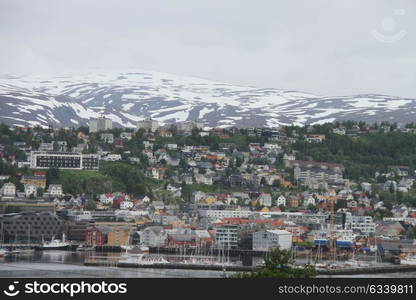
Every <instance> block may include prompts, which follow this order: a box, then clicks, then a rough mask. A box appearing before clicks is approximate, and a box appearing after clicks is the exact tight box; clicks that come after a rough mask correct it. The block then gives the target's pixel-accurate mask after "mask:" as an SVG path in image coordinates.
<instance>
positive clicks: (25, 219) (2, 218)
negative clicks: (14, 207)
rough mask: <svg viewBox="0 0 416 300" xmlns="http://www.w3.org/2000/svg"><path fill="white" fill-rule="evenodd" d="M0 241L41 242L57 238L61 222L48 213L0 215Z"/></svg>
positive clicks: (61, 226) (60, 232)
mask: <svg viewBox="0 0 416 300" xmlns="http://www.w3.org/2000/svg"><path fill="white" fill-rule="evenodd" d="M0 229H1V230H0V239H1V240H4V242H6V243H7V242H16V241H17V242H22V243H26V242H28V241H30V242H32V243H33V242H41V241H42V239H44V240H50V239H52V238H54V237H55V238H59V236H60V235H61V234H62V230H63V221H62V220H61V219H60V218H59V217H58V216H57V215H55V214H53V213H49V212H23V213H14V214H4V215H0Z"/></svg>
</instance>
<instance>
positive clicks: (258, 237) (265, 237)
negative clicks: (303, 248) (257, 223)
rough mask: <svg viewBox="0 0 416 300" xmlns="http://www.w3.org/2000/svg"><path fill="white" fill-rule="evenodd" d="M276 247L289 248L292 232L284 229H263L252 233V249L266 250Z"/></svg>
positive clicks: (290, 246)
mask: <svg viewBox="0 0 416 300" xmlns="http://www.w3.org/2000/svg"><path fill="white" fill-rule="evenodd" d="M276 247H279V248H280V249H284V250H290V249H291V248H292V234H291V233H290V232H289V231H286V230H265V231H257V232H254V233H253V250H255V251H268V250H270V249H273V248H276Z"/></svg>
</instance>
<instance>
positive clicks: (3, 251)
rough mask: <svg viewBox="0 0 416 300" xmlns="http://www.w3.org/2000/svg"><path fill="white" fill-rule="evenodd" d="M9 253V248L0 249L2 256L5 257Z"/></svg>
mask: <svg viewBox="0 0 416 300" xmlns="http://www.w3.org/2000/svg"><path fill="white" fill-rule="evenodd" d="M6 254H7V250H5V249H0V257H4V256H5V255H6Z"/></svg>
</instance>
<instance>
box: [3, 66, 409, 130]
mask: <svg viewBox="0 0 416 300" xmlns="http://www.w3.org/2000/svg"><path fill="white" fill-rule="evenodd" d="M415 112H416V100H415V99H412V98H404V97H396V96H388V95H381V94H375V93H374V94H359V95H352V96H321V95H315V94H312V93H307V92H300V91H294V90H284V89H276V88H256V87H247V86H241V85H232V84H226V83H220V82H215V81H211V80H206V79H199V78H193V77H187V76H177V75H173V74H166V73H161V72H149V71H136V72H133V71H130V72H114V73H113V72H111V73H102V72H100V73H84V74H75V75H74V74H67V75H59V76H56V75H55V76H50V75H33V74H29V75H23V76H13V75H4V76H1V77H0V122H4V123H6V124H8V125H16V126H27V125H29V126H37V125H39V126H43V127H46V126H48V125H52V126H54V127H77V126H80V125H87V124H88V120H89V118H96V117H98V116H100V115H101V114H105V115H106V116H107V117H109V118H111V119H112V120H113V123H114V125H115V126H123V127H135V125H136V123H137V121H139V120H141V119H144V118H153V119H155V120H158V121H160V122H161V123H162V124H170V123H176V122H184V121H189V120H199V121H200V122H203V123H204V124H205V126H207V127H229V126H237V127H278V126H281V125H289V124H295V125H305V124H315V123H325V122H333V121H335V120H357V121H358V120H362V121H367V122H380V121H391V122H410V121H413V120H414V118H415V116H414V114H415Z"/></svg>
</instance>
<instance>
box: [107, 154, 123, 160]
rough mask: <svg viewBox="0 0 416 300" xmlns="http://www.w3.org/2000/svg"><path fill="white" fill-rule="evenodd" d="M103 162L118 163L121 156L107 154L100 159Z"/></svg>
mask: <svg viewBox="0 0 416 300" xmlns="http://www.w3.org/2000/svg"><path fill="white" fill-rule="evenodd" d="M102 160H105V161H118V160H121V154H107V155H106V156H104V157H103V158H102Z"/></svg>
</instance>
